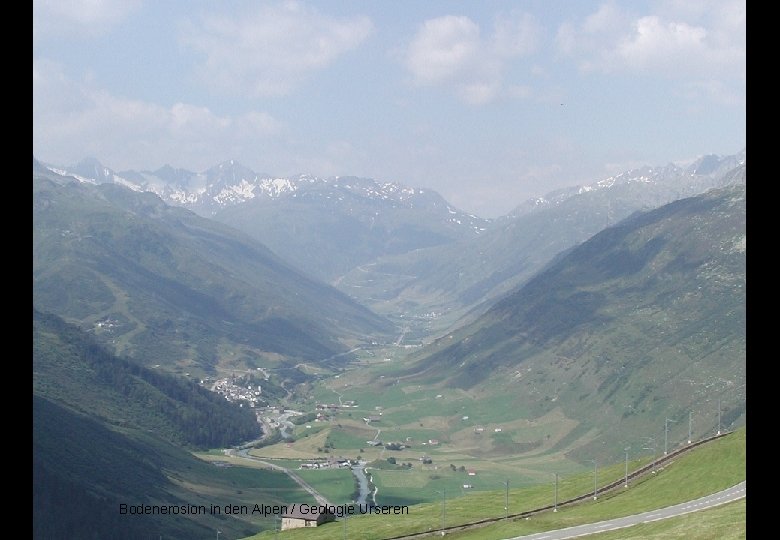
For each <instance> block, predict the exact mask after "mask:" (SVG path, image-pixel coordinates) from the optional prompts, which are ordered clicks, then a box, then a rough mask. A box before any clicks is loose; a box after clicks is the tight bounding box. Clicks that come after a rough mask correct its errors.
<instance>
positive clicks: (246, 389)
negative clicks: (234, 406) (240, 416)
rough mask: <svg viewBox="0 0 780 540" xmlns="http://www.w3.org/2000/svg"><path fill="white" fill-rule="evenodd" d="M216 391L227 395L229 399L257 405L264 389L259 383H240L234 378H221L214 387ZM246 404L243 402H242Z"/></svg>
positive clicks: (252, 405)
mask: <svg viewBox="0 0 780 540" xmlns="http://www.w3.org/2000/svg"><path fill="white" fill-rule="evenodd" d="M212 390H214V391H215V392H217V393H219V394H222V395H223V396H225V399H226V400H228V401H237V402H247V403H248V404H249V406H250V407H253V408H254V407H255V406H256V405H257V403H258V402H260V401H261V399H260V394H262V392H263V390H262V388H260V385H259V384H254V385H252V384H247V385H246V386H242V385H238V384H235V383H234V382H233V380H232V379H219V380H218V381H217V382H216V383H214V387H213V388H212ZM240 406H241V407H243V406H244V404H243V403H241V404H240Z"/></svg>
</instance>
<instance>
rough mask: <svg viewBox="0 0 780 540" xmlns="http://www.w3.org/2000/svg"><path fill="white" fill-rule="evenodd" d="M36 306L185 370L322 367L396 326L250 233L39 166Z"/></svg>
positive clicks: (122, 347) (127, 350)
mask: <svg viewBox="0 0 780 540" xmlns="http://www.w3.org/2000/svg"><path fill="white" fill-rule="evenodd" d="M33 302H34V306H35V307H36V308H37V309H39V310H41V311H46V312H50V313H53V314H56V315H59V316H60V317H62V318H64V319H65V320H67V321H68V322H76V323H78V324H79V326H80V327H81V328H83V329H86V330H88V331H90V332H93V333H94V335H95V336H96V337H98V338H99V339H101V340H102V341H103V342H104V343H106V344H109V345H110V346H111V347H112V349H113V350H115V351H117V352H120V353H124V354H128V355H131V356H133V357H135V358H139V359H143V361H144V362H147V363H150V364H164V365H166V366H168V367H169V368H172V367H176V369H177V370H179V371H182V372H186V371H192V370H193V369H195V368H197V370H205V371H199V372H200V373H204V372H205V373H209V372H213V369H214V366H215V365H216V364H217V363H218V362H220V361H223V362H227V361H228V360H230V359H232V361H234V362H237V364H236V365H250V366H252V365H258V366H259V365H264V366H268V365H269V364H277V363H280V362H281V363H283V364H285V365H287V364H290V365H292V364H296V363H298V362H301V361H307V362H315V363H320V362H323V361H325V359H327V358H330V357H334V356H336V355H340V354H342V353H345V352H346V351H347V350H348V349H349V348H351V347H354V346H355V344H359V343H362V342H365V341H366V340H371V339H379V338H381V336H385V335H388V333H390V332H392V331H393V327H392V325H391V324H390V323H388V322H387V321H386V320H384V319H382V318H381V317H379V316H377V315H375V314H374V313H372V312H371V311H369V310H368V309H366V308H364V307H362V306H360V305H358V304H357V303H355V302H354V301H352V300H351V299H349V298H348V297H347V296H346V295H344V294H343V293H340V292H338V291H337V290H336V289H334V288H332V287H330V286H328V285H325V284H324V283H321V282H318V281H315V280H313V279H311V278H308V277H306V276H304V275H303V274H301V273H300V272H298V271H297V270H295V269H294V268H292V267H291V266H289V265H288V264H287V263H285V262H283V261H282V260H281V259H279V258H278V257H277V256H276V255H274V254H273V253H271V252H270V251H269V250H268V249H267V248H266V247H265V246H263V245H261V244H259V243H258V242H256V241H254V240H252V239H251V238H249V237H247V236H245V235H243V234H241V233H239V232H238V231H236V230H234V229H231V228H230V227H227V226H225V225H222V224H219V223H217V222H214V221H212V220H207V219H204V218H202V217H199V216H197V215H195V214H194V213H192V212H190V211H189V210H186V209H183V208H176V207H171V206H168V205H166V204H165V203H164V202H163V201H162V200H160V198H159V197H158V196H156V195H154V194H152V193H144V192H134V191H132V190H129V189H126V188H125V187H123V186H120V185H116V184H113V183H110V184H100V185H92V184H90V183H84V182H78V181H75V180H74V179H73V178H69V177H64V176H60V175H59V174H58V173H55V172H52V171H50V170H48V169H46V168H45V167H43V166H41V165H40V164H36V163H35V162H33Z"/></svg>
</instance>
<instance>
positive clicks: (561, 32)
mask: <svg viewBox="0 0 780 540" xmlns="http://www.w3.org/2000/svg"><path fill="white" fill-rule="evenodd" d="M745 91H746V6H745V1H744V0H742V1H732V0H711V1H701V0H661V1H623V2H609V1H607V2H598V1H597V2H591V1H587V0H584V1H577V2H571V1H564V0H538V1H537V0H527V1H519V0H514V1H509V0H480V1H459V0H449V1H439V0H426V1H422V2H421V1H419V0H392V1H390V0H386V1H380V0H360V1H357V0H332V1H331V0H322V1H221V2H213V1H200V0H186V1H177V0H168V1H165V2H158V1H152V0H148V1H143V0H34V1H33V154H34V156H35V157H36V158H38V159H39V160H41V161H43V162H46V163H49V164H53V165H59V166H67V165H72V164H75V163H77V162H78V161H80V160H81V159H83V158H85V157H94V158H97V159H98V160H100V161H101V162H102V163H103V164H104V165H105V166H107V167H110V168H112V169H114V170H115V171H123V170H127V169H135V170H155V169H157V168H159V167H161V166H163V165H165V164H169V165H172V166H173V167H177V168H178V167H180V168H185V169H188V170H192V171H197V172H200V171H204V170H206V169H208V168H210V167H212V166H214V165H216V164H218V163H221V162H224V161H226V160H229V159H234V160H237V161H238V162H240V163H241V164H243V165H245V166H247V167H249V168H251V169H252V170H254V171H255V172H257V173H261V174H268V175H272V176H277V177H284V176H292V175H297V174H313V175H316V176H321V177H327V176H333V175H340V176H347V175H352V176H362V177H367V178H374V179H376V180H378V181H381V182H398V183H401V184H404V185H407V186H412V187H419V188H428V189H433V190H435V191H437V192H439V193H440V194H441V195H442V196H443V197H444V198H445V199H446V200H447V201H448V202H449V203H451V204H452V205H454V206H456V207H457V208H459V209H461V210H464V211H467V212H471V213H474V214H476V215H479V216H481V217H487V218H492V217H498V216H500V215H504V214H506V213H508V212H510V211H511V210H512V209H513V208H515V207H516V206H517V205H518V204H520V203H521V202H523V201H524V200H526V199H528V198H531V197H536V196H541V195H544V194H546V193H548V192H550V191H552V190H554V189H557V188H560V187H565V186H573V185H581V184H587V183H591V182H594V181H596V180H599V179H602V178H605V177H607V176H610V175H612V174H616V173H618V172H622V171H625V170H628V169H631V168H634V167H638V166H642V165H666V164H668V163H670V162H677V163H683V162H687V161H691V160H693V159H695V158H696V157H699V156H701V155H704V154H720V155H730V154H735V153H737V152H739V151H740V150H742V149H743V148H745V146H746V97H745Z"/></svg>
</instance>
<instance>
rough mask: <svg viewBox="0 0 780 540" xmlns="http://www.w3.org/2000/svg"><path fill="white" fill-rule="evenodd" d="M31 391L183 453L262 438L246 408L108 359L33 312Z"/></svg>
mask: <svg viewBox="0 0 780 540" xmlns="http://www.w3.org/2000/svg"><path fill="white" fill-rule="evenodd" d="M33 392H34V393H37V394H41V395H43V396H45V397H46V398H48V399H53V400H56V401H57V402H58V403H60V404H63V405H66V406H67V407H69V408H71V409H73V410H75V411H79V412H81V413H84V414H89V415H92V416H94V417H97V418H99V419H101V420H102V421H104V422H107V423H109V424H114V425H120V426H124V427H131V428H136V429H147V430H153V431H154V432H155V433H156V434H157V436H159V437H160V438H162V439H165V440H167V441H168V442H170V443H173V444H177V445H182V446H185V447H190V448H200V449H208V448H217V447H225V446H231V445H235V444H239V443H241V442H243V441H247V440H252V439H255V438H257V437H258V436H259V435H260V433H261V432H260V427H259V425H258V423H257V420H256V418H255V414H254V412H252V411H250V410H249V409H248V408H247V409H244V408H239V407H238V405H237V404H234V403H230V402H227V401H225V399H224V398H222V396H220V395H219V394H216V393H214V392H210V391H208V390H206V389H205V388H203V387H201V386H199V385H197V384H195V383H194V382H191V381H188V380H186V379H183V378H180V377H174V376H172V375H169V374H166V373H164V372H161V371H160V370H152V369H149V368H145V367H143V366H141V365H140V364H138V363H136V362H133V361H130V360H127V359H124V358H118V357H116V356H113V355H112V354H110V353H109V352H108V351H106V350H105V349H104V348H103V347H101V346H100V345H98V344H97V343H96V342H95V340H94V339H93V338H92V337H90V336H89V335H87V334H85V333H84V332H82V331H81V330H79V329H78V328H76V327H75V326H73V325H70V324H67V323H65V322H64V321H63V320H62V319H60V318H59V317H56V316H54V315H47V314H42V313H39V312H37V311H35V310H34V311H33Z"/></svg>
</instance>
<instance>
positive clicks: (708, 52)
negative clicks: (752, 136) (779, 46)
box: [557, 0, 746, 80]
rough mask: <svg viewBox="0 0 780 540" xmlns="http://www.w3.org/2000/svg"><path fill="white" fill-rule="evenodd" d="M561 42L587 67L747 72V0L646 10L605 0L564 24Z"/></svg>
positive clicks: (672, 74) (684, 74) (691, 74)
mask: <svg viewBox="0 0 780 540" xmlns="http://www.w3.org/2000/svg"><path fill="white" fill-rule="evenodd" d="M705 7H706V9H705ZM557 45H558V50H559V51H560V52H561V53H562V54H564V55H567V56H571V57H573V58H575V59H576V60H577V61H578V63H579V66H580V68H581V69H582V70H583V71H601V72H607V73H609V72H631V73H640V74H647V75H651V76H657V75H660V76H664V77H669V78H676V79H688V80H690V79H694V78H703V77H713V76H715V77H720V76H729V77H733V76H735V75H736V76H737V77H742V78H744V73H745V56H746V45H745V3H744V1H731V0H729V1H721V2H708V3H707V5H706V6H703V5H702V4H700V3H696V2H692V3H681V2H667V3H666V4H665V5H662V6H661V7H660V8H659V12H658V13H655V14H645V15H641V16H639V15H637V14H633V13H629V12H627V11H625V10H623V9H621V8H618V7H616V6H615V5H614V4H611V3H610V4H603V5H601V6H600V7H599V9H598V10H597V11H596V12H595V13H593V14H591V15H589V16H588V17H586V18H584V19H583V20H582V21H581V22H579V23H576V22H572V21H568V22H566V23H564V24H562V25H561V26H560V27H559V29H558V34H557Z"/></svg>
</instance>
